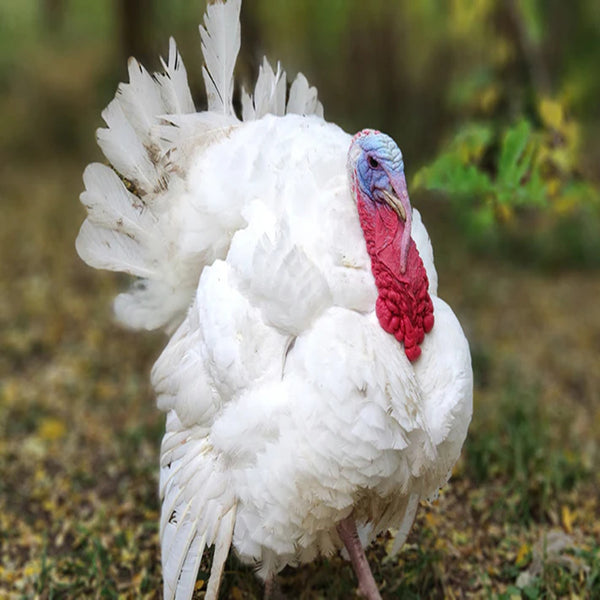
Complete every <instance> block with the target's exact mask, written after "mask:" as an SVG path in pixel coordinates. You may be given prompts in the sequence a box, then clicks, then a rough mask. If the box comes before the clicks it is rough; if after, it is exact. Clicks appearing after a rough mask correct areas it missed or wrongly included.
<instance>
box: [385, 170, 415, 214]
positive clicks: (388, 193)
mask: <svg viewBox="0 0 600 600" xmlns="http://www.w3.org/2000/svg"><path fill="white" fill-rule="evenodd" d="M388 177H389V180H390V184H391V187H392V189H391V190H383V197H384V198H385V201H386V202H387V204H388V205H389V206H390V208H391V209H392V210H393V211H394V212H395V213H396V214H397V215H398V218H399V219H400V220H401V221H402V222H406V220H407V219H408V220H409V221H410V200H409V198H408V190H407V189H406V177H404V173H403V172H400V173H398V172H391V173H388Z"/></svg>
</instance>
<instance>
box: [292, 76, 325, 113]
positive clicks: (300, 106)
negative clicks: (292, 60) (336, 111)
mask: <svg viewBox="0 0 600 600" xmlns="http://www.w3.org/2000/svg"><path fill="white" fill-rule="evenodd" d="M287 113H288V114H298V115H317V116H319V117H322V116H323V105H322V104H321V103H320V102H319V100H318V95H317V88H316V87H311V86H310V85H309V84H308V80H307V79H306V77H304V75H302V73H298V75H296V79H294V81H293V82H292V85H291V87H290V97H289V99H288V104H287Z"/></svg>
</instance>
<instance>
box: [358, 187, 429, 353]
mask: <svg viewBox="0 0 600 600" xmlns="http://www.w3.org/2000/svg"><path fill="white" fill-rule="evenodd" d="M358 214H359V217H360V223H361V226H362V229H363V232H364V235H365V240H366V243H367V251H368V253H369V256H370V257H371V270H372V272H373V276H374V277H375V285H376V286H377V290H378V292H379V296H378V298H377V302H376V304H375V313H376V314H377V318H378V319H379V323H380V325H381V327H383V329H384V330H385V331H387V332H388V333H390V334H392V335H393V336H394V337H395V338H396V339H397V340H398V341H399V342H402V343H404V352H405V353H406V356H407V357H408V360H410V361H411V362H412V361H415V360H416V359H417V358H419V356H420V355H421V348H420V344H421V343H422V342H423V340H424V338H425V334H426V333H429V332H430V331H431V329H432V327H433V322H434V317H433V303H432V301H431V297H430V296H429V280H428V279H427V272H426V271H425V266H424V265H423V261H422V260H421V257H420V256H419V252H418V250H417V247H416V245H415V243H414V241H413V240H412V239H411V240H410V242H409V247H408V255H407V260H406V268H405V270H404V272H402V266H401V264H400V247H401V240H402V235H403V233H404V228H405V224H404V223H403V222H401V221H400V220H399V219H398V217H397V215H396V214H395V213H394V212H393V211H392V209H390V208H389V207H388V206H387V205H377V206H376V207H375V206H374V205H373V203H371V202H369V201H368V200H367V201H365V200H363V199H362V198H361V199H359V201H358Z"/></svg>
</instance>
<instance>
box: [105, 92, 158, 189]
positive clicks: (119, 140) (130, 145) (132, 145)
mask: <svg viewBox="0 0 600 600" xmlns="http://www.w3.org/2000/svg"><path fill="white" fill-rule="evenodd" d="M102 118H103V119H104V121H105V122H106V124H107V125H108V128H106V129H98V131H97V132H96V138H97V140H98V145H99V146H100V148H101V149H102V152H103V153H104V156H106V158H107V159H108V160H109V162H110V164H111V165H112V166H113V167H114V168H115V169H116V170H117V171H118V172H119V173H120V174H121V175H123V177H125V178H127V179H129V180H130V181H131V182H132V183H133V184H134V185H135V187H136V188H137V189H138V190H139V192H140V193H141V194H147V193H149V192H155V191H157V190H156V187H157V182H158V180H159V178H158V177H157V172H156V166H155V165H154V164H153V163H152V160H151V159H150V155H149V153H148V150H147V148H146V147H145V146H144V144H143V142H142V141H141V139H140V132H138V131H136V130H135V128H134V126H133V124H132V123H131V122H130V121H129V119H128V118H127V116H126V114H125V112H124V111H123V106H122V104H121V102H120V99H119V97H116V98H115V99H114V100H113V101H112V102H110V104H109V105H108V106H107V107H106V108H105V109H104V111H103V112H102Z"/></svg>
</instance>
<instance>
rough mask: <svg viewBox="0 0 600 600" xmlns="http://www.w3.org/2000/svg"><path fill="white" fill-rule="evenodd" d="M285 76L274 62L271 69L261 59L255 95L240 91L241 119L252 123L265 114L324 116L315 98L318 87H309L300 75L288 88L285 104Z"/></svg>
mask: <svg viewBox="0 0 600 600" xmlns="http://www.w3.org/2000/svg"><path fill="white" fill-rule="evenodd" d="M286 81H287V78H286V73H285V71H284V70H282V68H281V65H280V64H279V63H277V69H276V70H274V69H273V67H272V66H271V64H270V63H269V61H268V60H267V59H266V58H263V63H262V65H261V66H260V69H259V72H258V78H257V80H256V86H255V88H254V95H253V96H252V95H250V94H249V93H248V92H246V90H244V89H243V90H242V119H243V120H244V121H253V120H256V119H260V118H262V117H264V116H265V115H266V114H272V115H276V116H279V117H281V116H283V115H285V114H300V115H317V116H320V117H322V116H323V105H322V104H321V103H320V102H319V100H318V97H317V88H315V87H311V86H309V84H308V81H307V79H306V77H304V75H302V73H299V74H298V75H297V76H296V79H294V81H293V82H292V85H291V87H290V93H289V98H288V101H287V105H286Z"/></svg>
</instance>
